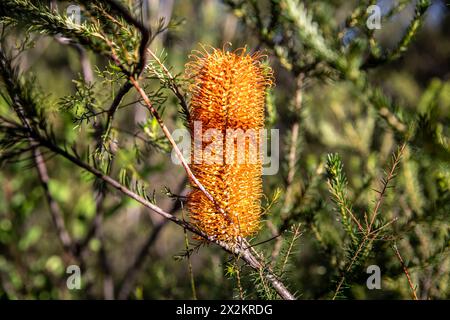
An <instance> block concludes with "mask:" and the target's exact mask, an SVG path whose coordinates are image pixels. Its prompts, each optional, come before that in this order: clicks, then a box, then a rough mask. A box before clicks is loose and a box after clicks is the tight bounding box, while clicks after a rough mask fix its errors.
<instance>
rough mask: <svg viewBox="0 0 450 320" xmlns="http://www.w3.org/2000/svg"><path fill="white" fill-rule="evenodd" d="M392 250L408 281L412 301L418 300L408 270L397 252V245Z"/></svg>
mask: <svg viewBox="0 0 450 320" xmlns="http://www.w3.org/2000/svg"><path fill="white" fill-rule="evenodd" d="M392 250H394V252H395V255H396V256H397V258H398V260H399V261H400V264H401V265H402V269H403V272H404V273H405V275H406V278H407V279H408V284H409V287H410V288H411V292H412V297H413V299H414V300H419V299H418V298H417V294H416V286H414V284H413V282H412V280H411V277H410V275H409V271H408V268H407V267H406V265H405V262H404V261H403V258H402V256H401V255H400V252H399V251H398V248H397V245H395V244H394V245H393V246H392Z"/></svg>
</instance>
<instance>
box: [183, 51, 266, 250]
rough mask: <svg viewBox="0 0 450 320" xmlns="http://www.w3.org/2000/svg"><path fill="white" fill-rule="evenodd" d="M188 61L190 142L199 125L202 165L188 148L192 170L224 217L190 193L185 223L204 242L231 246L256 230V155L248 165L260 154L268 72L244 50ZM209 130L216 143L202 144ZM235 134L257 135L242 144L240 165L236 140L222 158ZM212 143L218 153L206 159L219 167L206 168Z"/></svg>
mask: <svg viewBox="0 0 450 320" xmlns="http://www.w3.org/2000/svg"><path fill="white" fill-rule="evenodd" d="M193 57H194V59H193V61H192V62H190V63H188V64H187V68H186V70H187V71H186V74H187V76H188V77H190V78H193V79H194V82H193V84H192V86H191V88H190V91H191V94H192V99H191V103H190V128H191V135H192V138H193V140H195V138H194V129H195V123H197V126H198V124H201V130H199V131H200V132H199V133H201V136H202V137H203V140H202V143H201V150H202V151H203V159H201V160H202V161H196V158H195V155H194V150H195V147H194V143H193V144H192V151H191V167H192V171H193V173H194V175H195V176H196V177H197V179H198V180H199V181H200V182H201V183H202V185H203V186H204V187H205V188H206V190H208V192H209V193H210V194H211V195H212V196H213V198H214V199H215V200H216V202H217V204H218V205H219V206H220V207H221V208H222V209H223V210H224V211H225V212H226V215H224V214H221V213H220V212H219V211H218V210H217V207H216V206H215V205H214V204H213V203H212V202H211V201H209V200H208V199H207V198H206V196H205V195H204V194H203V192H202V191H201V190H199V189H197V188H195V187H194V189H193V190H192V191H191V193H190V194H189V196H188V201H187V206H188V210H189V217H190V219H191V222H192V223H193V224H195V225H196V226H197V227H198V228H199V229H200V230H202V231H203V232H205V233H206V234H207V235H208V236H212V237H215V238H217V239H220V240H224V241H230V242H231V241H234V240H235V239H236V238H237V237H238V236H241V237H246V236H250V235H252V234H255V233H256V232H257V231H258V230H259V227H260V214H261V205H260V198H261V194H262V178H261V172H262V162H261V158H260V156H259V154H258V155H257V159H256V161H249V159H250V153H251V148H252V147H255V146H256V147H258V149H257V150H259V132H260V130H261V129H263V128H264V101H265V91H266V88H267V87H268V86H270V85H271V84H272V71H271V70H270V69H269V68H263V67H262V66H261V58H262V55H260V54H259V53H256V54H253V55H250V54H248V53H247V52H246V50H245V49H239V50H237V51H235V52H228V51H225V50H217V49H212V52H210V53H209V52H207V51H206V50H205V52H198V53H197V55H194V56H193ZM209 129H215V130H216V131H217V132H220V133H221V134H222V136H221V140H219V141H205V140H208V139H206V136H207V135H205V132H206V131H208V130H209ZM237 129H241V130H243V132H244V133H247V132H249V131H248V130H250V129H251V130H254V132H255V133H256V134H258V136H257V139H256V140H253V141H248V142H246V143H245V144H244V154H245V161H244V162H243V163H242V162H239V161H237V160H236V159H235V157H236V155H238V154H239V152H238V151H239V149H238V146H237V140H232V141H233V142H232V145H231V146H232V147H231V149H233V150H234V151H235V152H234V154H231V155H230V154H228V152H227V146H226V145H227V143H229V142H228V140H227V139H226V137H227V133H228V132H230V130H237ZM197 130H198V129H197ZM212 142H214V143H215V145H216V146H217V145H218V146H220V147H221V148H219V151H218V152H212V153H211V155H213V156H214V157H215V158H214V159H216V160H217V159H219V160H222V161H221V162H220V161H215V162H214V161H212V162H211V161H210V162H208V160H210V159H207V158H205V150H206V149H207V148H208V145H211V143H212ZM252 144H253V145H252ZM252 150H254V149H252ZM232 153H233V152H232ZM233 159H234V161H233Z"/></svg>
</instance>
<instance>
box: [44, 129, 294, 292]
mask: <svg viewBox="0 0 450 320" xmlns="http://www.w3.org/2000/svg"><path fill="white" fill-rule="evenodd" d="M36 139H38V140H39V142H40V144H41V145H42V146H44V147H46V148H48V149H49V150H51V151H53V152H55V153H56V154H59V155H60V156H62V157H64V158H66V159H67V160H69V161H70V162H72V163H74V164H75V165H77V166H79V167H80V168H83V169H85V170H86V171H88V172H90V173H91V174H93V175H94V176H95V177H97V178H98V179H100V180H103V181H104V182H106V183H107V184H108V185H110V186H111V187H113V188H114V189H116V190H118V191H120V192H121V193H123V194H125V195H127V196H128V197H130V198H131V199H134V200H136V201H137V202H139V203H140V204H142V205H143V206H144V207H146V208H148V209H151V210H152V211H153V212H155V213H156V214H159V215H160V216H162V217H164V218H166V219H168V220H170V221H172V222H174V223H175V224H177V225H179V226H180V227H182V228H184V229H186V230H189V231H191V232H192V233H194V234H196V235H198V236H200V237H201V238H203V239H205V240H206V241H208V242H211V243H214V244H216V245H218V246H220V247H221V248H222V249H223V250H225V251H226V252H229V253H231V254H234V255H237V256H239V257H240V258H241V259H242V260H243V261H244V262H246V263H247V264H248V265H249V266H250V267H251V268H253V269H255V270H257V271H260V270H265V272H264V276H265V278H266V279H267V280H268V281H269V282H270V283H271V284H272V286H273V288H274V289H275V290H276V291H277V293H278V294H279V295H280V297H282V298H283V299H286V300H294V299H295V298H294V296H293V295H292V294H291V293H290V292H289V290H288V289H287V288H286V287H285V285H284V284H283V283H282V282H281V281H280V280H279V278H278V277H277V276H276V275H275V274H274V273H273V272H272V271H271V270H268V269H267V268H265V266H264V265H263V263H262V262H260V261H259V260H258V259H257V258H256V257H255V256H254V255H253V253H252V248H251V247H249V246H247V245H244V244H242V243H240V242H237V243H234V244H230V243H226V242H223V241H219V240H217V239H214V237H209V236H208V235H206V234H205V233H203V232H202V231H200V230H198V229H197V228H196V227H195V226H193V225H192V224H190V223H188V222H186V221H184V220H181V219H179V218H177V217H175V216H174V215H173V214H171V213H168V212H166V211H164V210H163V209H161V208H160V207H158V206H157V205H155V204H153V203H151V202H150V201H148V200H147V199H145V198H144V197H142V196H140V195H138V194H136V193H135V192H133V191H131V190H130V189H128V188H127V187H125V186H123V185H122V184H120V183H119V182H117V181H116V180H115V179H113V178H111V177H110V176H108V175H105V174H104V173H103V172H101V171H99V170H97V169H95V168H94V167H92V166H90V165H89V164H87V163H85V162H83V161H82V160H80V159H78V158H77V157H75V156H73V155H71V154H70V153H68V152H67V151H65V150H63V149H61V148H60V147H58V146H56V145H54V144H52V143H51V142H50V141H48V140H45V139H42V138H40V137H36Z"/></svg>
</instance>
